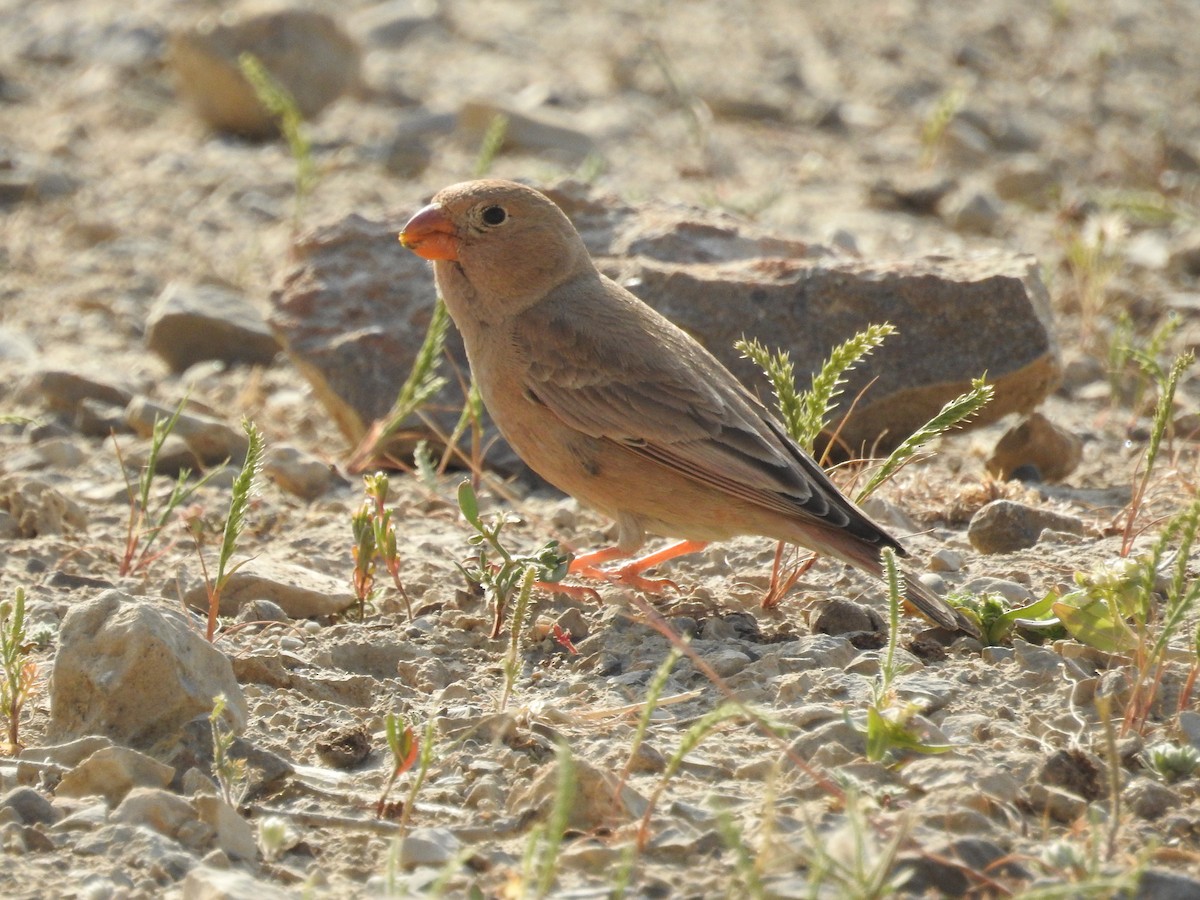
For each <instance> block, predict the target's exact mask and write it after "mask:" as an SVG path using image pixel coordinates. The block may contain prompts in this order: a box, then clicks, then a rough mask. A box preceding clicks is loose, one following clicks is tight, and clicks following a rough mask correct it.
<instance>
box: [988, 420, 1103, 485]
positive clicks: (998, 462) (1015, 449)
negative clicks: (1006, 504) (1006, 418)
mask: <svg viewBox="0 0 1200 900" xmlns="http://www.w3.org/2000/svg"><path fill="white" fill-rule="evenodd" d="M1081 459H1083V441H1082V440H1080V438H1079V437H1078V436H1077V435H1075V434H1072V433H1071V432H1069V431H1067V430H1066V429H1065V428H1063V427H1061V426H1059V425H1056V424H1054V423H1053V422H1051V421H1050V420H1049V419H1047V418H1046V417H1045V416H1044V415H1042V414H1041V413H1040V412H1033V413H1030V414H1029V415H1028V416H1026V417H1025V418H1024V419H1022V420H1021V421H1020V422H1018V423H1017V424H1016V425H1014V426H1013V427H1012V428H1010V429H1009V430H1008V431H1006V432H1004V434H1003V435H1002V436H1001V438H1000V440H999V441H997V442H996V448H995V449H994V450H993V451H992V455H991V456H990V457H989V458H988V461H987V469H988V471H989V472H990V473H992V475H994V476H996V477H997V478H1000V479H1002V480H1008V479H1010V478H1020V479H1021V480H1022V481H1031V480H1033V481H1062V480H1063V479H1064V478H1066V477H1067V476H1068V475H1070V474H1071V473H1072V472H1074V471H1075V468H1076V467H1077V466H1078V465H1079V462H1080V460H1081Z"/></svg>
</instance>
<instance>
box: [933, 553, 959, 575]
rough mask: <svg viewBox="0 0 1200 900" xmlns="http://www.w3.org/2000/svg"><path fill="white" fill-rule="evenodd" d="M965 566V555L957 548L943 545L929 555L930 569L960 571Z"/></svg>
mask: <svg viewBox="0 0 1200 900" xmlns="http://www.w3.org/2000/svg"><path fill="white" fill-rule="evenodd" d="M962 567H963V555H962V554H961V553H959V552H958V551H957V550H951V549H949V548H948V547H942V548H941V549H939V550H935V551H934V552H933V554H932V555H931V556H930V557H929V571H931V572H958V571H960V570H961V569H962Z"/></svg>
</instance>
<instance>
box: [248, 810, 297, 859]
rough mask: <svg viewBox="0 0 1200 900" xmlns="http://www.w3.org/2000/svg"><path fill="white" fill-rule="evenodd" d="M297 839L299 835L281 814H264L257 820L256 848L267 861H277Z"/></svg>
mask: <svg viewBox="0 0 1200 900" xmlns="http://www.w3.org/2000/svg"><path fill="white" fill-rule="evenodd" d="M299 840H300V835H299V834H298V833H297V831H296V829H295V828H294V827H292V823H291V822H289V821H288V820H287V819H285V818H283V816H265V817H264V818H262V819H260V820H259V822H258V849H259V852H261V853H262V855H263V859H264V860H266V861H267V862H269V863H273V862H277V861H278V860H279V859H280V857H282V856H283V854H285V853H287V852H288V851H289V850H290V849H292V847H294V846H296V844H297V842H298V841H299Z"/></svg>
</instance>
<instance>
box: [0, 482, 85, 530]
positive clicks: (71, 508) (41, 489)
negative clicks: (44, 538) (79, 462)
mask: <svg viewBox="0 0 1200 900" xmlns="http://www.w3.org/2000/svg"><path fill="white" fill-rule="evenodd" d="M0 510H3V511H4V512H7V513H8V514H9V515H10V516H11V517H12V520H13V524H14V525H15V526H16V531H17V533H18V534H19V535H20V536H21V537H25V538H32V537H38V536H39V535H47V534H64V533H67V532H72V531H83V530H85V529H86V528H87V516H86V514H85V513H84V510H83V507H82V506H80V505H79V503H78V502H76V501H75V499H74V498H73V497H70V496H68V495H67V494H64V493H63V492H62V491H60V490H59V489H58V488H56V487H54V486H53V485H51V484H49V483H48V482H45V481H42V480H41V479H38V478H34V477H30V476H28V475H24V474H16V475H9V476H6V477H4V478H0Z"/></svg>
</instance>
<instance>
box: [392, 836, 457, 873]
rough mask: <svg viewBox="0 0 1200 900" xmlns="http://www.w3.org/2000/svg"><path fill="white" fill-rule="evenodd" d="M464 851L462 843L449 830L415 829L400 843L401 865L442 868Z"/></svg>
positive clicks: (405, 866)
mask: <svg viewBox="0 0 1200 900" xmlns="http://www.w3.org/2000/svg"><path fill="white" fill-rule="evenodd" d="M461 849H462V842H461V841H460V840H459V839H458V838H457V837H455V836H454V833H453V832H452V831H450V829H448V828H414V829H413V830H412V831H411V832H409V833H408V834H407V835H405V836H404V838H402V839H401V841H400V865H401V867H402V868H405V869H415V868H416V867H417V866H432V867H434V868H438V869H440V868H442V867H443V866H444V865H446V863H448V862H450V860H452V859H454V857H455V856H456V855H457V854H458V853H459V851H460V850H461Z"/></svg>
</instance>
